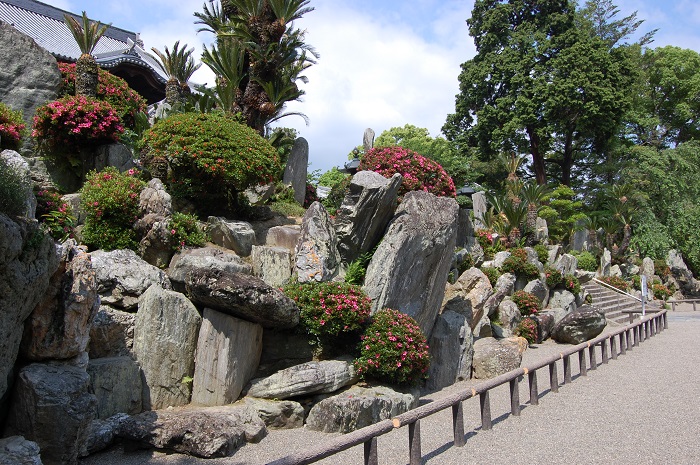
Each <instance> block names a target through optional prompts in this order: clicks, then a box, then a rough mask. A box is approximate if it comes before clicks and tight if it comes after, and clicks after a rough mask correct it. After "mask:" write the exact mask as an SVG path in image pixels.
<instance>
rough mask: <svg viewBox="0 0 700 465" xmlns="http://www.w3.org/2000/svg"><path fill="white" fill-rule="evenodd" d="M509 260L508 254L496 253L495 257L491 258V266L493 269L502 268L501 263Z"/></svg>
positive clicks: (504, 252)
mask: <svg viewBox="0 0 700 465" xmlns="http://www.w3.org/2000/svg"><path fill="white" fill-rule="evenodd" d="M508 258H510V252H506V251H503V252H498V253H497V254H496V255H494V257H493V265H492V266H494V267H495V268H500V267H502V266H503V263H504V262H505V261H506V260H507V259H508Z"/></svg>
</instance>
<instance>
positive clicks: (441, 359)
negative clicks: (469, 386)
mask: <svg viewBox="0 0 700 465" xmlns="http://www.w3.org/2000/svg"><path fill="white" fill-rule="evenodd" d="M473 345H474V338H473V336H472V329H471V327H470V326H469V323H468V322H467V319H466V317H465V316H464V315H462V314H459V313H457V312H453V311H452V310H447V311H445V312H443V313H442V314H440V315H438V318H437V321H436V322H435V326H434V327H433V333H432V334H431V335H430V341H429V342H428V346H429V347H430V360H431V363H430V371H429V372H428V381H427V382H426V385H425V388H426V390H428V391H431V392H432V391H438V390H440V389H442V388H444V387H446V386H451V385H452V384H454V383H456V382H457V381H464V380H468V379H469V378H471V375H472V357H473V356H474V347H473Z"/></svg>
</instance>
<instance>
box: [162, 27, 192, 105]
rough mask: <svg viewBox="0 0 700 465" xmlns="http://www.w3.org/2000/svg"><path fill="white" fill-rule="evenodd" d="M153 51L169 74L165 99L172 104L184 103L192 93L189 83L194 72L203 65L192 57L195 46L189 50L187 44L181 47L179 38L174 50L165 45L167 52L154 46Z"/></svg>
mask: <svg viewBox="0 0 700 465" xmlns="http://www.w3.org/2000/svg"><path fill="white" fill-rule="evenodd" d="M151 50H153V53H155V54H156V56H157V57H158V65H159V66H160V67H161V69H162V70H163V71H164V72H165V74H166V75H167V76H168V82H167V83H166V84H165V101H166V102H167V103H168V104H169V105H170V106H174V105H176V104H178V103H179V104H183V103H184V100H185V99H186V97H187V94H189V93H190V87H189V84H188V83H187V82H188V81H189V80H190V78H191V77H192V74H194V72H195V71H197V70H198V69H199V67H200V66H202V65H201V63H200V64H197V65H195V63H194V59H193V58H192V52H194V48H190V49H189V50H187V44H185V45H183V47H182V48H180V41H179V40H178V41H177V42H175V45H173V50H172V52H170V50H168V47H165V53H163V52H161V51H160V50H158V49H157V48H155V47H152V48H151Z"/></svg>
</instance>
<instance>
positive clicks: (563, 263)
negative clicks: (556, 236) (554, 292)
mask: <svg viewBox="0 0 700 465" xmlns="http://www.w3.org/2000/svg"><path fill="white" fill-rule="evenodd" d="M554 268H555V269H557V270H559V271H560V272H561V274H562V275H564V276H565V275H567V274H575V273H576V268H578V258H576V257H574V256H573V255H571V254H568V253H565V254H564V255H561V256H560V257H559V258H558V259H557V261H556V263H554Z"/></svg>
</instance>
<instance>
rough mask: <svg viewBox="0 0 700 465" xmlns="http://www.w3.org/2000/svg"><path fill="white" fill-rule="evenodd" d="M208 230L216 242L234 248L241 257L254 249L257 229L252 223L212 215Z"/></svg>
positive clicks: (208, 222) (230, 248) (208, 221)
mask: <svg viewBox="0 0 700 465" xmlns="http://www.w3.org/2000/svg"><path fill="white" fill-rule="evenodd" d="M207 231H208V232H209V237H210V238H211V241H212V242H213V243H214V244H216V245H218V246H221V247H224V248H226V249H229V250H233V251H234V252H236V254H238V255H240V256H241V257H247V256H249V255H250V252H251V251H252V250H253V244H255V231H253V227H252V226H251V225H250V223H247V222H245V221H228V220H227V219H226V218H220V217H217V216H210V217H209V219H208V220H207Z"/></svg>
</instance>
